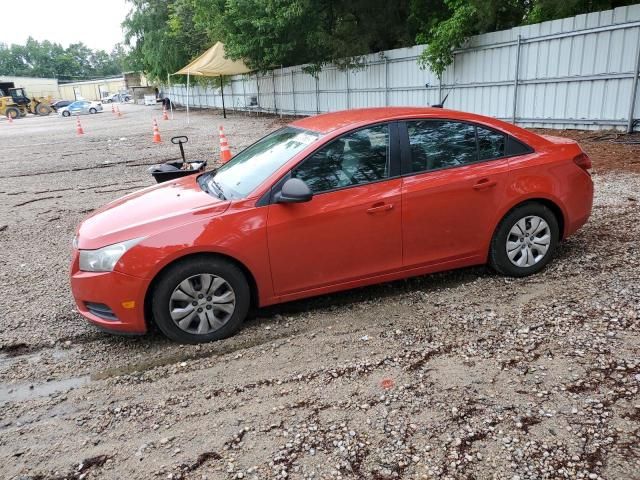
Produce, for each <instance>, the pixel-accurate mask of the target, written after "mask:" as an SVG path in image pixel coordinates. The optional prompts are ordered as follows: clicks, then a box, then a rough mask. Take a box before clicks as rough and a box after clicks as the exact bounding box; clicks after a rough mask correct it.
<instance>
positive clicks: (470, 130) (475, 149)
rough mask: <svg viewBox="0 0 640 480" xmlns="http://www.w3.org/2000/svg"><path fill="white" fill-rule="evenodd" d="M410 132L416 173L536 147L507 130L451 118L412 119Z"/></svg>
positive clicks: (413, 169)
mask: <svg viewBox="0 0 640 480" xmlns="http://www.w3.org/2000/svg"><path fill="white" fill-rule="evenodd" d="M407 133H408V135H409V147H410V149H411V172H412V173H419V172H428V171H431V170H439V169H442V168H451V167H458V166H462V165H467V164H470V163H474V162H478V161H485V160H493V159H498V158H503V157H507V156H514V155H524V154H526V153H531V152H532V151H533V150H532V149H531V148H530V147H529V146H527V145H525V144H524V143H522V142H520V141H518V140H516V139H515V138H512V137H510V136H509V135H507V134H504V133H501V132H498V131H496V130H491V129H489V128H485V127H481V126H478V125H473V124H470V123H463V122H454V121H449V120H415V121H408V122H407Z"/></svg>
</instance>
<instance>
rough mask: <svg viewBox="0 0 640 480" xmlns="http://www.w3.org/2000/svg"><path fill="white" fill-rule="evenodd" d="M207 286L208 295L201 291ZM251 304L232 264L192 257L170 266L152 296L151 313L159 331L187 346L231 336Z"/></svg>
mask: <svg viewBox="0 0 640 480" xmlns="http://www.w3.org/2000/svg"><path fill="white" fill-rule="evenodd" d="M203 279H205V280H204V281H203ZM207 279H208V280H207ZM221 282H223V283H221ZM206 283H208V284H209V291H208V292H207V291H204V290H205V289H206V288H207V285H206ZM199 297H201V298H199ZM232 297H233V303H231V300H230V299H231V298H232ZM216 298H217V299H219V302H215V299H216ZM194 302H195V303H196V305H195V306H194V305H193V303H194ZM250 303H251V294H250V290H249V284H248V283H247V279H246V277H245V275H244V273H243V272H242V271H241V270H240V269H239V268H238V267H237V266H235V265H234V264H233V263H231V262H228V261H226V260H223V259H219V258H215V257H193V258H189V259H186V260H184V261H181V262H178V263H176V264H174V265H171V266H170V267H169V268H168V269H167V270H166V271H165V272H163V273H162V276H161V277H160V278H159V279H158V281H157V283H156V284H155V287H154V289H153V292H152V295H151V311H152V313H153V318H154V320H155V323H156V325H157V326H158V328H159V329H160V330H161V331H162V333H164V334H165V335H166V336H167V337H169V338H170V339H171V340H173V341H175V342H179V343H190V344H194V343H205V342H211V341H214V340H221V339H223V338H226V337H229V336H231V335H233V334H234V333H235V332H236V331H237V330H238V329H239V328H240V327H241V326H242V322H243V321H244V319H245V318H246V316H247V313H248V311H249V306H250ZM231 308H232V311H229V310H230V309H231ZM198 312H200V313H198ZM172 314H173V316H174V317H175V320H174V318H172ZM178 322H179V323H180V324H181V325H182V326H179V324H178ZM199 330H201V333H198V331H199Z"/></svg>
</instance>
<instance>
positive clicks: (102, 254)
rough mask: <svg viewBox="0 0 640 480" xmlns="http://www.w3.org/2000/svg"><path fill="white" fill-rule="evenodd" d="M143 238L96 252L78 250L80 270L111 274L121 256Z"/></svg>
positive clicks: (108, 246)
mask: <svg viewBox="0 0 640 480" xmlns="http://www.w3.org/2000/svg"><path fill="white" fill-rule="evenodd" d="M143 238H144V237H140V238H134V239H133V240H127V241H126V242H122V243H114V244H113V245H107V246H106V247H102V248H99V249H98V250H80V270H82V271H83V272H112V271H113V267H115V266H116V263H118V260H120V258H121V257H122V255H124V254H125V252H126V251H127V250H129V249H131V248H132V247H133V246H134V245H136V244H137V243H139V242H140V241H141V240H142V239H143Z"/></svg>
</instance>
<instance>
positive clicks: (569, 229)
mask: <svg viewBox="0 0 640 480" xmlns="http://www.w3.org/2000/svg"><path fill="white" fill-rule="evenodd" d="M577 178H578V180H574V183H573V184H572V186H573V187H574V188H573V189H572V195H571V196H570V197H568V198H566V199H565V206H566V208H567V218H566V219H565V220H566V223H565V228H564V238H567V237H568V236H569V235H572V234H574V233H575V232H577V231H578V230H579V229H580V227H582V226H583V225H584V224H585V223H587V220H589V217H590V216H591V210H592V208H593V180H592V179H591V176H590V175H589V174H587V173H585V172H583V171H580V172H579V174H578V176H577Z"/></svg>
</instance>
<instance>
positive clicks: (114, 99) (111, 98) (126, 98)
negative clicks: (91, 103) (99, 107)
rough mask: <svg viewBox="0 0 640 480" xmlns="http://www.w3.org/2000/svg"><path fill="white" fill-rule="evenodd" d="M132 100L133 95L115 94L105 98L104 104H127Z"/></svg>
mask: <svg viewBox="0 0 640 480" xmlns="http://www.w3.org/2000/svg"><path fill="white" fill-rule="evenodd" d="M130 100H131V95H129V94H128V93H114V94H113V95H109V96H108V97H104V98H103V99H102V101H103V102H104V103H111V102H122V103H126V102H128V101H130Z"/></svg>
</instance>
